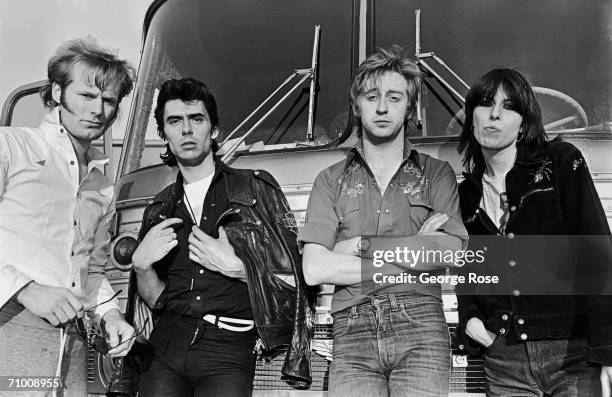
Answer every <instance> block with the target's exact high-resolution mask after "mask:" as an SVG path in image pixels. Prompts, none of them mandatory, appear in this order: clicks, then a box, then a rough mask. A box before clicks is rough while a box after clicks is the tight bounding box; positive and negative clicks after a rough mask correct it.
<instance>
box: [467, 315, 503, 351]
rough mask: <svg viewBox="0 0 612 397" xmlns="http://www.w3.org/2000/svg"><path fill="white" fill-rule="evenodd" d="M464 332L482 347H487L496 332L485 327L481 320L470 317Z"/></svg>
mask: <svg viewBox="0 0 612 397" xmlns="http://www.w3.org/2000/svg"><path fill="white" fill-rule="evenodd" d="M465 333H466V334H467V335H468V336H469V337H470V338H472V339H474V340H475V341H476V342H478V343H480V344H481V345H483V346H484V347H489V346H491V345H492V344H493V341H494V340H495V338H496V337H497V335H496V334H494V333H493V332H491V331H489V330H488V329H486V328H485V326H484V324H483V323H482V320H480V319H479V318H477V317H472V318H470V320H469V321H468V322H467V324H466V326H465Z"/></svg>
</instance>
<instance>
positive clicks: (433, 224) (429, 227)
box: [417, 213, 449, 234]
mask: <svg viewBox="0 0 612 397" xmlns="http://www.w3.org/2000/svg"><path fill="white" fill-rule="evenodd" d="M448 220H449V217H448V215H446V214H439V213H436V214H433V215H432V216H430V217H429V218H427V220H426V221H425V222H424V223H423V225H421V228H420V229H419V231H418V232H417V234H433V233H435V232H437V231H438V229H440V228H441V227H442V225H444V224H445V223H446V221H448Z"/></svg>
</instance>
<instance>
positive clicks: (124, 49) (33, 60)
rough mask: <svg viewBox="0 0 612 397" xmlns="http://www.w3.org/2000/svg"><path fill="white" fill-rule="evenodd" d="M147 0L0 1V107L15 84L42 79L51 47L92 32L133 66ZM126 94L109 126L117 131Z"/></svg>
mask: <svg viewBox="0 0 612 397" xmlns="http://www.w3.org/2000/svg"><path fill="white" fill-rule="evenodd" d="M151 3H152V0H0V105H4V102H5V100H6V98H7V97H8V95H9V94H10V93H11V92H12V91H13V90H14V89H15V88H17V87H19V86H21V85H23V84H27V83H31V82H34V81H38V80H42V79H45V78H46V67H47V61H48V60H49V57H50V56H51V55H52V54H53V51H54V50H55V49H56V48H57V47H58V46H59V45H60V44H62V43H63V42H64V41H66V40H70V39H73V38H76V37H84V36H88V35H91V36H93V37H95V38H96V39H97V40H98V41H99V43H100V44H102V45H103V46H105V47H111V48H115V49H117V50H118V52H119V56H120V57H122V58H126V59H128V60H129V61H131V62H132V63H133V64H134V66H135V67H138V61H139V59H140V46H141V40H142V26H143V21H144V16H145V13H146V11H147V8H148V6H149V5H150V4H151ZM130 100H131V98H129V97H126V98H125V99H124V100H123V102H122V114H123V117H122V118H121V119H120V120H119V122H118V123H117V124H116V126H115V127H114V128H113V136H119V135H122V133H123V130H124V129H125V122H126V119H127V115H128V111H129V103H130Z"/></svg>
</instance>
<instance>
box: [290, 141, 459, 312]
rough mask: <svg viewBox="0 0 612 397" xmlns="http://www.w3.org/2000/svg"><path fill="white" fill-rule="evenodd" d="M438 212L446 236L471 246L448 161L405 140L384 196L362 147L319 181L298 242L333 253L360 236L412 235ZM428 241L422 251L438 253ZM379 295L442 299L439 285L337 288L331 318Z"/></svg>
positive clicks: (435, 245) (312, 194)
mask: <svg viewBox="0 0 612 397" xmlns="http://www.w3.org/2000/svg"><path fill="white" fill-rule="evenodd" d="M434 213H445V214H447V215H448V216H449V218H450V219H449V220H448V221H447V222H446V224H445V225H444V230H445V232H446V233H447V234H449V235H453V236H456V237H459V238H460V239H461V240H463V241H464V242H465V241H467V232H466V231H465V228H464V226H463V223H462V222H461V216H460V214H459V197H458V195H457V182H456V178H455V173H454V171H453V169H452V168H451V166H450V165H449V164H448V163H447V162H445V161H440V160H437V159H435V158H433V157H431V156H428V155H426V154H420V153H418V152H417V151H416V150H414V149H413V148H412V145H411V144H410V142H409V141H408V140H407V139H406V140H405V145H404V158H403V161H402V163H401V165H400V167H399V169H398V170H397V172H396V173H395V175H394V176H393V178H392V179H391V181H390V182H389V184H388V186H387V189H386V191H385V192H384V194H383V193H382V192H381V191H380V189H379V187H378V184H377V182H376V179H375V177H374V176H373V174H372V172H371V170H370V168H369V167H368V165H367V162H366V161H365V158H364V156H363V150H362V145H361V142H359V143H358V144H357V145H356V146H355V147H353V148H351V149H350V151H349V153H348V155H347V159H346V160H343V161H340V162H338V163H336V164H334V165H332V166H330V167H329V168H327V169H325V170H323V171H322V172H321V173H320V174H319V175H318V176H317V178H316V180H315V182H314V186H313V189H312V192H311V194H310V199H309V202H308V211H307V216H306V223H305V225H304V227H303V228H302V229H301V230H300V233H299V235H298V240H299V241H300V243H301V244H304V243H315V244H320V245H322V246H324V247H326V248H327V249H329V250H333V248H334V245H335V244H336V242H338V241H342V240H347V239H350V238H353V237H356V236H364V235H367V236H404V237H408V236H414V235H415V234H417V232H418V231H419V229H420V228H421V226H422V225H423V223H424V222H425V220H426V219H427V218H428V217H429V216H430V215H432V214H434ZM424 240H428V243H427V242H426V243H425V245H427V246H426V247H425V246H424V247H423V248H424V249H436V247H437V244H436V242H435V238H431V239H424ZM330 266H333V264H330ZM375 290H376V293H380V292H383V291H384V293H394V292H395V293H397V292H410V293H415V294H422V295H433V296H436V297H438V298H440V295H441V291H440V285H439V284H433V285H432V284H422V283H414V284H384V285H382V286H377V287H376V288H375V289H374V286H373V285H370V284H369V283H367V284H366V283H362V284H356V285H349V286H336V288H335V292H334V297H333V300H332V313H336V312H338V311H340V310H344V309H346V308H349V307H352V306H356V305H359V304H361V303H365V302H367V301H369V296H370V295H372V294H374V293H375Z"/></svg>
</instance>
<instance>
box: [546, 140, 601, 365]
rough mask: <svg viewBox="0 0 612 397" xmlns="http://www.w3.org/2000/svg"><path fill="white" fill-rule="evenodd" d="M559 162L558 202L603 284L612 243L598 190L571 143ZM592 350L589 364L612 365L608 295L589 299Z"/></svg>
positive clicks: (589, 355) (588, 354)
mask: <svg viewBox="0 0 612 397" xmlns="http://www.w3.org/2000/svg"><path fill="white" fill-rule="evenodd" d="M564 145H565V146H566V147H567V150H566V151H564V155H563V157H562V158H561V159H560V160H561V161H560V165H559V167H560V169H559V170H558V173H559V178H558V183H559V199H560V204H561V209H562V211H563V215H564V217H565V219H566V222H567V224H568V227H569V233H570V234H572V235H576V236H583V237H582V238H583V241H584V246H583V251H582V252H581V257H582V258H583V259H585V258H586V257H587V256H588V257H590V258H591V259H592V260H586V262H589V263H588V264H586V265H587V266H589V267H590V269H589V270H590V271H593V272H597V273H598V274H601V272H602V271H604V272H606V273H607V274H606V275H607V277H606V275H603V274H602V277H600V278H601V279H602V280H604V279H608V280H609V279H610V276H611V274H610V270H611V269H610V266H611V265H612V262H610V260H609V259H610V251H611V247H612V240H611V239H610V228H609V226H608V222H607V220H606V216H605V213H604V210H603V207H602V205H601V201H600V199H599V196H598V194H597V191H596V190H595V185H594V183H593V180H592V179H591V174H590V173H589V169H588V167H587V164H586V161H585V158H584V157H583V156H582V154H581V153H580V151H579V150H578V149H577V148H575V147H574V146H572V145H571V144H569V143H564ZM588 318H589V333H588V342H589V350H588V353H587V359H588V360H589V361H590V362H594V363H599V364H603V365H612V295H606V292H605V291H602V293H600V294H597V295H591V296H589V297H588Z"/></svg>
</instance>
